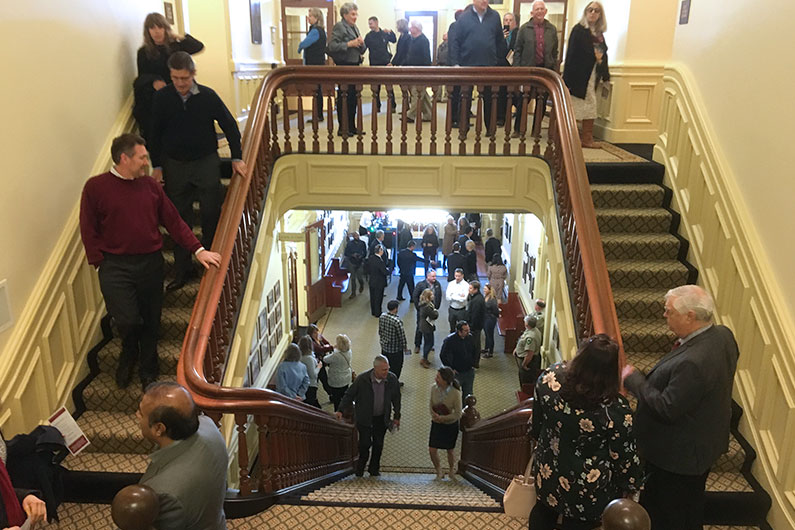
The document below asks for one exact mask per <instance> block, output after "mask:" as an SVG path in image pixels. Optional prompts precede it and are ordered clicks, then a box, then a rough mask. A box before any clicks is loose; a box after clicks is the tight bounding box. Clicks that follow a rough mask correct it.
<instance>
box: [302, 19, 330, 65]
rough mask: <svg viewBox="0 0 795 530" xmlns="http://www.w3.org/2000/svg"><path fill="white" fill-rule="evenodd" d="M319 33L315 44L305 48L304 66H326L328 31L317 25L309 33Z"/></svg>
mask: <svg viewBox="0 0 795 530" xmlns="http://www.w3.org/2000/svg"><path fill="white" fill-rule="evenodd" d="M313 29H314V30H315V31H317V34H318V38H317V40H316V41H315V42H313V43H312V44H310V45H309V46H307V47H306V48H304V64H307V65H312V64H314V65H322V64H326V30H324V29H323V28H321V27H320V26H318V25H317V24H315V25H314V26H311V27H310V29H309V31H312V30H313Z"/></svg>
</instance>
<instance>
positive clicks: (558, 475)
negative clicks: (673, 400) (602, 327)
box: [530, 334, 642, 530]
mask: <svg viewBox="0 0 795 530" xmlns="http://www.w3.org/2000/svg"><path fill="white" fill-rule="evenodd" d="M532 422H533V423H532V433H533V437H534V438H535V439H536V440H537V441H538V443H537V445H536V450H535V461H534V463H533V475H534V476H535V478H536V494H537V496H538V502H536V505H535V506H534V507H533V511H532V512H531V513H530V528H532V529H533V530H545V529H552V528H556V527H555V523H556V521H557V520H558V518H559V516H561V515H562V516H563V525H562V526H561V527H560V528H563V529H565V530H586V529H587V530H590V529H593V528H599V527H600V519H601V515H602V511H603V510H604V509H605V506H607V504H608V503H609V502H610V501H612V500H614V499H617V498H620V497H624V496H627V495H631V494H633V493H635V492H636V491H638V490H639V488H640V486H641V481H642V468H641V465H640V460H639V459H638V456H637V454H636V452H635V437H634V435H633V434H632V411H631V409H630V408H629V403H628V402H627V400H626V398H624V397H623V396H622V395H621V394H619V369H618V344H616V342H615V341H613V340H612V339H610V337H608V336H607V335H602V334H600V335H595V336H593V337H591V338H590V339H588V340H587V341H586V342H585V343H583V345H582V346H581V347H580V349H579V351H578V352H577V355H576V356H575V357H574V359H572V360H571V361H570V362H568V363H567V364H560V363H559V364H555V365H553V366H550V367H549V368H548V369H547V370H545V371H544V373H542V374H541V376H540V377H539V378H538V382H537V383H536V389H535V406H534V408H533V420H532Z"/></svg>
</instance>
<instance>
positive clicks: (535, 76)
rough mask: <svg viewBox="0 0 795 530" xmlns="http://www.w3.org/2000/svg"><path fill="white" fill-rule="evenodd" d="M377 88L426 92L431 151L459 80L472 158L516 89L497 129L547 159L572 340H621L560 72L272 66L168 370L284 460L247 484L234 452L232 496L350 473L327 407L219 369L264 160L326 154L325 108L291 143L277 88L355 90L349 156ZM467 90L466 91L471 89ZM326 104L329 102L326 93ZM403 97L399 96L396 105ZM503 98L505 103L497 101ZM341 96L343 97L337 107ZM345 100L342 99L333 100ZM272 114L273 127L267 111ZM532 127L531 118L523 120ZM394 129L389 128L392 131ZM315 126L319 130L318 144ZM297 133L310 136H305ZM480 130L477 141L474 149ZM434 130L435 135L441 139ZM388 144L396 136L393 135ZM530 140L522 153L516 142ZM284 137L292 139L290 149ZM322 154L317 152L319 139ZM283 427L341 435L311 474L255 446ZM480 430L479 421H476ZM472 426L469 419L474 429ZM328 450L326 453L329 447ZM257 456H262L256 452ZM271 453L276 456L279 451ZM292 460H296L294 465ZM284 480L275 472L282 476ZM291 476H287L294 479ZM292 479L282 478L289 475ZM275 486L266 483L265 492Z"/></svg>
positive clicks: (490, 138)
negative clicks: (445, 97) (515, 116)
mask: <svg viewBox="0 0 795 530" xmlns="http://www.w3.org/2000/svg"><path fill="white" fill-rule="evenodd" d="M375 84H380V85H383V86H385V87H387V88H388V89H392V88H393V87H394V86H398V87H400V88H401V89H403V90H404V94H407V93H408V87H415V86H416V87H422V88H431V89H432V93H433V97H432V101H433V110H434V114H433V118H432V124H431V139H432V140H433V141H432V144H433V145H432V146H431V151H430V152H432V153H433V154H436V153H437V151H436V138H437V137H436V134H437V118H436V110H437V103H438V101H437V95H438V93H439V90H438V88H437V87H439V86H442V85H444V86H447V87H448V88H450V89H452V87H461V93H462V96H463V99H464V100H465V101H469V100H476V101H477V104H476V108H477V111H476V116H475V118H476V120H477V123H476V124H475V127H474V134H475V139H476V143H475V147H474V151H473V153H472V154H475V155H478V154H481V153H483V154H488V155H498V154H500V151H499V150H498V149H497V146H496V142H497V137H498V134H502V131H500V130H498V129H497V128H496V121H495V114H496V113H495V112H494V111H496V108H495V107H494V104H495V103H496V102H497V96H496V91H497V90H498V88H499V86H500V85H503V86H507V87H508V89H509V93H510V94H514V93H516V94H518V95H519V96H520V97H519V101H520V110H519V112H520V114H521V134H520V138H519V139H518V140H517V141H515V142H514V141H512V140H511V135H510V132H511V124H510V121H511V120H510V116H511V113H510V112H508V113H507V114H506V116H507V117H508V119H507V121H508V123H506V125H505V129H504V135H503V140H504V142H503V147H502V151H501V154H503V155H513V154H516V155H520V156H521V155H528V154H531V153H530V152H528V151H531V152H532V154H533V155H537V156H543V158H544V159H545V160H546V161H547V162H548V163H549V165H550V169H551V172H552V175H553V180H554V187H555V193H556V199H557V206H558V219H559V223H560V226H561V230H562V235H563V241H562V244H563V247H564V248H563V253H564V258H565V260H566V264H567V271H568V274H569V279H570V289H571V291H572V296H571V298H572V305H573V306H574V308H575V326H576V327H577V333H578V336H579V337H585V336H588V335H590V334H592V333H607V334H608V335H610V336H612V337H615V338H616V339H617V340H618V341H619V343H620V341H621V337H620V333H619V327H618V319H617V316H616V312H615V307H614V303H613V295H612V290H611V288H610V281H609V278H608V275H607V267H606V262H605V258H604V253H603V251H602V245H601V238H600V236H599V231H598V226H597V223H596V215H595V211H594V206H593V202H592V200H591V196H590V188H589V186H588V178H587V174H586V170H585V162H584V160H583V157H582V147H581V145H580V140H579V136H578V134H577V128H576V122H575V120H574V115H573V112H572V109H571V103H570V99H569V96H568V93H567V90H566V88H565V86H564V85H563V82H562V80H561V78H560V76H559V75H558V74H556V73H554V72H552V71H550V70H546V69H541V68H471V67H462V68H458V67H456V68H449V67H447V68H446V67H441V68H440V67H401V68H390V67H368V68H365V67H325V66H312V67H284V68H279V69H276V70H273V71H272V72H270V73H269V75H268V76H267V77H266V78H265V80H264V81H263V84H262V85H261V87H260V89H259V91H258V93H257V95H256V97H255V101H254V103H253V105H252V110H251V112H250V114H249V118H248V122H247V125H246V130H245V132H244V135H243V145H244V147H243V159H244V161H245V162H246V164H247V166H248V167H249V168H250V173H251V174H250V175H248V176H234V177H233V178H232V181H231V184H230V187H229V190H228V192H227V197H226V200H225V202H224V205H223V209H222V212H221V218H220V221H219V224H218V228H217V231H216V237H215V240H214V241H213V247H212V248H213V250H215V251H216V252H219V253H220V254H221V264H220V266H219V267H218V268H217V269H216V268H213V269H211V270H210V271H208V272H207V273H206V274H205V275H204V277H203V278H202V281H201V284H200V286H199V292H198V295H197V298H196V303H195V305H194V308H193V312H192V314H191V319H190V324H189V326H188V330H187V333H186V335H185V339H184V342H183V346H182V353H181V356H180V360H179V366H178V373H177V377H178V380H179V382H180V383H181V384H183V385H185V386H186V387H187V388H188V389H189V390H190V391H191V393H192V394H193V396H194V399H195V400H196V403H197V404H198V406H199V407H201V408H202V409H203V410H205V411H207V412H208V413H211V414H214V415H215V416H216V417H220V415H221V414H232V415H234V417H235V422H236V424H237V429H238V433H240V434H245V432H246V429H247V428H248V427H249V424H248V423H247V421H248V420H247V415H252V416H253V418H254V420H255V424H256V427H257V428H258V429H259V431H260V436H259V440H260V447H259V450H260V464H261V465H262V462H263V461H265V462H269V465H271V464H272V465H273V466H274V467H276V468H278V467H280V466H282V467H284V465H285V462H286V460H285V459H292V460H290V465H291V466H293V467H292V468H291V469H292V471H291V473H290V474H291V476H292V478H291V479H290V480H288V481H286V482H285V480H284V476H278V475H277V476H274V475H273V474H271V471H270V470H264V471H263V473H262V476H261V477H259V479H258V481H257V482H258V484H256V485H254V486H252V485H251V484H250V477H249V475H248V472H249V470H248V457H247V455H242V454H241V455H239V461H240V475H241V493H243V494H248V493H249V492H251V491H254V490H258V491H263V488H264V491H275V490H276V489H278V488H279V487H284V486H290V485H294V484H296V482H295V480H298V478H300V479H307V480H310V479H313V478H314V479H316V478H317V477H320V476H322V475H323V473H328V472H331V471H339V470H340V469H352V466H353V463H354V459H355V458H356V456H355V454H356V452H355V443H354V441H355V433H354V429H353V428H352V427H351V426H350V425H348V424H344V423H341V422H337V421H336V420H334V419H333V418H332V417H331V416H330V415H329V414H327V413H325V412H323V411H320V410H317V409H314V408H312V407H308V406H306V405H303V404H301V403H299V402H297V401H294V400H291V399H289V398H286V397H284V396H281V395H279V394H276V393H275V392H272V391H269V390H266V389H259V388H230V387H225V386H223V385H221V384H220V382H221V379H222V374H223V370H224V368H225V364H226V355H227V352H228V349H229V347H230V345H231V344H230V341H231V336H232V330H233V329H234V326H235V324H236V320H237V315H238V312H239V301H240V299H241V297H242V294H243V292H244V291H245V283H246V277H247V270H248V263H249V262H250V254H251V252H252V251H253V248H254V244H255V238H256V232H257V229H258V227H259V221H260V219H261V218H262V213H263V212H262V208H263V206H264V202H265V201H264V199H265V196H266V193H267V190H268V186H269V183H270V176H271V171H272V168H273V164H274V163H275V161H276V159H277V158H278V157H279V156H281V155H282V154H285V153H291V152H297V153H330V152H334V151H335V149H336V146H335V141H334V135H333V133H334V124H333V121H334V115H333V113H332V111H331V105H329V109H328V112H327V114H326V120H327V121H326V123H325V125H324V128H325V129H326V130H325V131H320V126H319V122H318V121H317V117H318V115H319V114H322V112H323V110H322V109H318V108H316V107H315V105H316V100H315V98H312V108H311V109H309V110H307V109H305V108H304V107H303V103H302V102H301V99H300V98H299V99H298V102H299V103H298V108H297V112H298V116H297V117H298V120H297V126H296V127H297V129H298V133H297V134H296V135H294V136H293V138H291V136H290V132H291V131H290V127H291V124H290V123H291V122H290V119H289V116H288V112H287V109H286V108H285V106H286V105H287V101H288V99H287V97H284V98H282V99H281V100H280V101H281V108H279V106H278V105H277V101H279V99H278V98H277V96H278V92H279V91H281V93H282V96H291V95H298V96H302V95H306V96H309V95H314V93H315V91H316V90H317V88H318V86H320V87H321V88H322V90H323V93H324V94H325V95H326V96H330V94H332V93H333V91H334V88H335V87H337V86H341V87H342V89H343V90H350V89H351V88H350V87H353V88H352V89H353V90H354V91H355V92H356V94H355V95H356V101H357V104H356V107H357V110H358V121H357V122H356V128H357V129H358V131H357V134H355V138H354V139H353V140H352V141H353V142H355V146H354V147H355V150H356V153H363V152H364V142H363V139H362V136H363V131H362V127H363V126H366V124H365V123H364V120H363V119H362V112H361V109H362V96H361V87H362V86H366V85H375ZM487 87H489V88H491V89H492V95H491V98H490V101H489V100H486V99H485V98H484V93H485V94H488V90H486V88H487ZM473 88H477V95H473V93H472V89H473ZM328 99H329V103H330V102H331V99H330V97H329V98H328ZM408 99H409V98H408V97H405V98H404V102H405V101H407V100H408ZM509 99H511V98H509ZM344 101H345V100H344V98H343V102H344ZM531 101H535V102H536V109H537V110H536V112H535V117H534V116H533V115H531V113H530V106H531V105H530V103H531ZM546 102H548V103H549V104H551V109H552V110H551V112H550V114H549V127H548V136H547V139H546V140H547V142H546V148H545V150H544V152H543V155H542V153H541V136H542V132H541V129H542V127H541V119H537V118H538V116H539V112H538V110H539V109H540V110H541V116H542V117H543V109H544V107H545V106H546V105H545V103H546ZM489 103H491V106H492V113H491V119H490V121H489V123H486V124H485V126H482V124H481V118H483V117H484V116H485V110H484V109H485V107H486V106H488V104H489ZM345 105H347V103H344V104H343V107H345ZM464 106H465V105H462V109H461V113H460V116H461V118H462V119H464V120H465V121H466V122H467V124H464V123H462V126H461V128H460V129H459V130H458V132H457V136H458V138H457V140H458V146H457V151H458V154H467V145H466V143H465V140H466V138H467V134H470V127H469V126H468V120H466V112H465V110H464V108H463V107H464ZM445 107H446V109H447V113H446V116H445V119H444V121H443V123H442V124H441V126H442V128H443V130H440V131H439V137H438V141H439V142H440V143H443V144H444V154H446V155H450V154H452V153H453V150H454V143H455V141H456V140H455V139H454V138H453V137H454V136H455V134H454V133H453V131H452V130H451V121H453V120H452V117H451V111H450V109H451V103H450V102H449V101H448V103H447V104H446V106H445ZM277 112H281V113H282V115H283V116H282V124H280V123H279V119H278V117H277V116H276V113H277ZM305 112H308V114H309V116H310V117H311V118H312V125H311V129H310V131H309V132H308V133H307V131H306V127H305V125H304V113H305ZM421 116H422V113H421V111H420V110H419V109H418V113H417V122H416V124H415V125H414V126H413V131H410V130H409V127H407V125H406V123H407V120H406V112H405V109H404V110H403V112H402V115H401V116H400V117H398V118H397V119H396V120H395V121H396V123H395V125H396V127H397V126H399V127H400V135H399V136H400V143H401V148H400V152H401V154H407V152H408V145H410V143H409V142H407V136H408V134H410V133H412V132H413V134H414V135H415V138H414V139H415V142H414V144H415V154H422V149H423V142H422V138H421V134H422V131H423V127H422V124H421V123H420V118H421ZM531 122H532V124H531ZM392 124H393V122H392V115H391V114H390V113H387V126H386V129H387V130H386V139H387V145H386V147H385V148H384V152H380V149H381V148H380V147H379V144H378V142H377V140H376V135H377V133H378V131H377V127H378V125H377V120H375V119H373V120H372V127H373V130H371V131H370V132H369V133H370V134H371V135H372V137H371V142H370V143H371V151H370V153H371V154H392V152H393V146H392V143H391V140H392V138H393V136H392V133H393V131H392ZM395 131H396V132H397V129H396V130H395ZM322 132H326V133H327V135H328V139H327V141H323V138H322V135H321V133H322ZM341 132H342V133H345V134H343V135H342V136H343V137H342V140H338V141H341V142H342V147H341V149H340V151H341V152H343V153H346V152H349V149H351V146H349V138H348V134H347V133H349V132H353V131H348V130H347V124H343V131H341ZM307 135H309V136H310V138H309V141H307V138H306V137H307ZM481 135H483V137H482V145H481ZM442 136H444V140H442ZM394 138H395V140H396V141H397V139H398V135H397V134H396V135H395V137H394ZM528 140H529V141H530V142H531V143H532V144H533V145H532V146H530V148H529V149H528V148H527V146H526V142H527V141H528ZM294 144H295V146H294ZM324 144H325V150H321V146H324ZM522 410H524V409H522V408H521V407H519V408H518V409H516V410H514V411H512V412H510V413H508V415H507V416H506V418H512V420H505V419H504V418H503V419H501V420H500V421H514V422H521V421H525V422H526V419H524V420H523V418H524V414H525V412H521V411H522ZM283 422H288V423H290V422H292V423H291V425H289V429H292V430H293V432H297V431H296V429H298V431H300V429H304V428H306V429H309V431H307V432H311V433H317V432H320V433H325V434H327V435H328V436H329V439H331V438H332V437H334V436H336V437H339V438H340V439H341V440H342V442H341V443H340V444H337V445H335V444H330V445H332V446H333V447H332V448H331V449H330V450H329V452H327V454H325V456H323V458H322V459H321V460H323V461H324V462H326V463H328V466H329V467H328V469H325V470H323V469H317V465H315V464H317V463H318V459H317V458H316V456H317V455H314V454H309V455H298V456H296V455H292V456H285V457H284V458H283V459H282V460H278V461H273V460H269V459H270V458H272V457H273V455H274V454H276V453H278V451H274V449H273V447H272V446H269V445H268V443H267V441H268V439H269V438H271V437H274V438H275V436H273V435H274V434H275V433H277V432H278V429H280V428H284V430H289V429H287V428H286V427H284V425H282V423H283ZM483 424H484V425H489V423H488V422H483ZM478 428H481V426H478ZM245 438H246V437H245V436H241V437H240V442H239V443H240V452H241V453H242V452H243V451H244V450H245ZM335 451H336V452H335ZM263 453H266V454H264V455H263ZM279 458H281V457H279ZM302 459H303V460H302ZM310 461H311V462H312V463H313V465H314V469H315V471H314V472H313V473H310V474H306V473H303V474H302V473H295V472H294V471H295V466H296V465H297V466H298V467H299V468H300V466H302V465H305V466H309V465H310ZM285 476H286V475H285ZM296 477H298V478H296ZM290 481H292V482H290ZM274 488H275V489H274Z"/></svg>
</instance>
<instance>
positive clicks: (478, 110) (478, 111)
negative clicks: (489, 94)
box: [473, 87, 484, 155]
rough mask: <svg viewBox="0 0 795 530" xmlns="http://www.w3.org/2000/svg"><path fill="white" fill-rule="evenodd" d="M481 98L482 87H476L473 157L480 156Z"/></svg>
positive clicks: (481, 128) (481, 130)
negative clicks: (476, 101) (476, 100)
mask: <svg viewBox="0 0 795 530" xmlns="http://www.w3.org/2000/svg"><path fill="white" fill-rule="evenodd" d="M473 88H474V87H473ZM483 97H484V95H483V90H482V87H478V104H477V107H476V111H475V153H474V154H475V155H479V154H480V134H481V133H482V132H483V110H484V109H483Z"/></svg>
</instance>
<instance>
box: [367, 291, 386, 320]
mask: <svg viewBox="0 0 795 530" xmlns="http://www.w3.org/2000/svg"><path fill="white" fill-rule="evenodd" d="M369 288H370V313H372V315H373V316H374V317H380V316H381V312H382V311H381V306H382V305H383V301H384V289H385V288H384V287H381V286H375V287H374V286H373V285H370V286H369Z"/></svg>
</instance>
